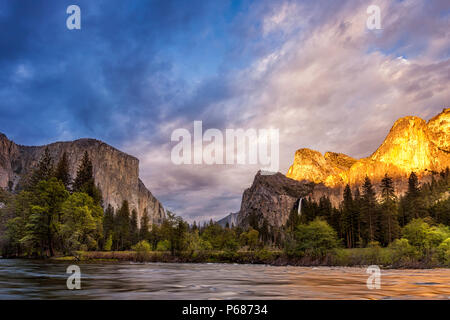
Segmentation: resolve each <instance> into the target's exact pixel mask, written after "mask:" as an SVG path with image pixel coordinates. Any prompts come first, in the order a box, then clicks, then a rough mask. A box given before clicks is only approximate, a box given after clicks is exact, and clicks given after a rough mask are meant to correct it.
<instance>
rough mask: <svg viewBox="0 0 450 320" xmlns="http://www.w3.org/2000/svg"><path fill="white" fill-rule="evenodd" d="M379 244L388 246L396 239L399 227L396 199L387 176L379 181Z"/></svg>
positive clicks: (392, 183) (392, 185) (391, 183)
mask: <svg viewBox="0 0 450 320" xmlns="http://www.w3.org/2000/svg"><path fill="white" fill-rule="evenodd" d="M381 199H382V202H381V210H382V211H381V221H380V230H381V242H382V243H383V244H384V245H388V244H389V243H391V242H392V241H393V240H394V239H396V238H398V236H399V233H400V226H399V224H398V218H397V197H396V195H395V189H394V182H393V181H392V178H391V177H389V176H388V175H387V174H386V175H385V176H384V178H383V180H381Z"/></svg>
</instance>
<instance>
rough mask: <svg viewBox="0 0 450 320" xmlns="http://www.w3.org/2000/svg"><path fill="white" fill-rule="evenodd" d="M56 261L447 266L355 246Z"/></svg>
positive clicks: (94, 254)
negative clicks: (305, 252) (314, 252)
mask: <svg viewBox="0 0 450 320" xmlns="http://www.w3.org/2000/svg"><path fill="white" fill-rule="evenodd" d="M52 260H56V261H92V262H94V261H95V262H116V261H133V262H162V263H237V264H266V265H273V266H304V267H314V266H329V267H357V266H368V265H379V266H380V267H382V268H390V269H429V268H447V267H449V266H448V265H443V264H441V263H439V261H438V260H436V259H434V258H433V257H430V258H428V259H423V258H422V259H418V258H415V257H411V256H401V255H396V252H394V251H392V250H390V249H388V248H376V249H374V248H354V249H339V250H334V251H332V252H330V253H328V254H326V255H325V256H323V257H321V258H314V257H311V256H302V257H296V256H288V255H286V254H285V253H284V252H283V251H277V250H266V249H261V250H255V251H236V252H230V251H203V252H181V253H178V254H175V255H172V254H171V253H170V252H167V251H150V252H135V251H78V252H76V254H75V255H73V256H63V257H53V258H52Z"/></svg>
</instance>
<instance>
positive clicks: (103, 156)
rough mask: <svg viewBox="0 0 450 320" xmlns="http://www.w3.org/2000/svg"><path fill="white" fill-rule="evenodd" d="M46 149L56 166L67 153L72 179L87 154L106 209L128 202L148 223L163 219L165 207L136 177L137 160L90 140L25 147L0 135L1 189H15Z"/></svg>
mask: <svg viewBox="0 0 450 320" xmlns="http://www.w3.org/2000/svg"><path fill="white" fill-rule="evenodd" d="M47 147H48V148H49V151H50V154H51V156H52V158H53V159H54V161H55V163H56V162H57V161H58V160H59V159H60V158H61V157H62V154H63V153H64V152H66V153H67V155H68V159H69V166H70V175H71V176H72V178H73V177H75V175H76V170H77V168H78V165H79V163H80V161H81V158H82V156H83V154H84V152H85V151H87V152H88V154H89V157H90V159H91V161H92V164H93V173H94V179H95V182H96V184H98V185H99V186H100V189H101V191H102V197H103V201H104V204H105V206H107V205H111V206H113V207H114V208H116V209H117V208H119V207H120V206H121V204H122V201H123V200H128V202H129V204H130V209H136V211H137V212H138V217H139V218H140V217H142V215H143V214H145V213H147V214H148V215H149V220H150V223H155V224H160V223H161V222H162V220H163V219H164V217H165V210H164V207H163V206H162V204H161V203H160V202H159V201H158V200H157V199H156V198H155V197H154V196H153V194H152V193H151V192H150V191H149V190H148V189H147V188H146V187H145V185H144V183H143V182H142V181H141V180H140V178H139V159H138V158H136V157H134V156H131V155H129V154H127V153H125V152H123V151H120V150H119V149H117V148H114V147H113V146H111V145H109V144H107V143H105V142H103V141H101V140H97V139H92V138H81V139H77V140H73V141H58V142H53V143H50V144H47V145H41V146H25V145H19V144H16V143H15V142H13V141H12V140H10V139H9V138H8V137H7V136H6V135H5V134H3V133H0V187H2V188H9V189H12V190H14V189H15V188H16V187H17V185H18V184H19V181H20V179H21V178H22V177H24V176H25V175H26V174H29V173H30V172H31V171H32V170H33V168H34V167H35V166H36V164H37V162H38V161H39V159H40V157H41V155H42V153H43V151H44V150H45V148H47ZM139 220H140V219H139Z"/></svg>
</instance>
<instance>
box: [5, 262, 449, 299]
mask: <svg viewBox="0 0 450 320" xmlns="http://www.w3.org/2000/svg"><path fill="white" fill-rule="evenodd" d="M69 265H70V263H48V262H42V261H34V260H2V259H0V299H61V298H63V299H450V269H433V270H383V271H382V277H381V289H380V290H369V289H367V286H366V280H367V277H368V275H367V274H366V272H365V269H364V268H331V267H321V268H310V267H273V266H264V265H236V264H163V263H147V264H137V263H106V264H99V263H78V265H79V266H80V268H81V272H82V280H81V288H82V289H81V290H68V289H67V287H66V280H67V277H68V276H69V275H68V274H66V269H67V267H68V266H69Z"/></svg>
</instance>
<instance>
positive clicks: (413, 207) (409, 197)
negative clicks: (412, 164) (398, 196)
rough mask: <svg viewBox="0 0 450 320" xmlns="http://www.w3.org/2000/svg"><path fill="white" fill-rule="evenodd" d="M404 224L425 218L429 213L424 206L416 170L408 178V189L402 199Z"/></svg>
mask: <svg viewBox="0 0 450 320" xmlns="http://www.w3.org/2000/svg"><path fill="white" fill-rule="evenodd" d="M401 205H402V208H401V210H400V212H401V213H402V217H401V219H402V222H403V225H406V224H407V223H409V222H410V221H411V220H412V219H417V218H423V217H425V216H426V215H427V211H426V210H425V208H424V202H423V199H422V195H421V190H420V185H419V179H418V177H417V175H416V174H415V172H411V174H410V176H409V178H408V191H407V192H406V194H405V197H404V198H403V199H402V201H401Z"/></svg>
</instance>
